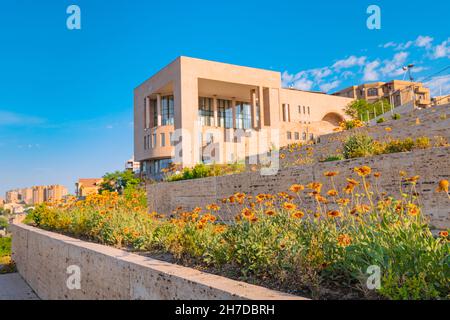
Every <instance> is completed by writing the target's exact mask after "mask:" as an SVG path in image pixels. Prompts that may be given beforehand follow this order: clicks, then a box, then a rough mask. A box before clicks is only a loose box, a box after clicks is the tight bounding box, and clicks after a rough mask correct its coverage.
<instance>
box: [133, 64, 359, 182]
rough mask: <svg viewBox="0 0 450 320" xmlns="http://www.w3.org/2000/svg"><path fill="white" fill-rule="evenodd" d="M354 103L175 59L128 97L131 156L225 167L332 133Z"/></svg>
mask: <svg viewBox="0 0 450 320" xmlns="http://www.w3.org/2000/svg"><path fill="white" fill-rule="evenodd" d="M352 100H353V99H352V98H347V97H338V96H333V95H327V94H324V93H319V92H309V91H301V90H295V89H285V88H282V82H281V73H280V72H275V71H269V70H263V69H256V68H250V67H243V66H237V65H231V64H225V63H220V62H213V61H207V60H201V59H194V58H188V57H179V58H177V59H176V60H175V61H173V62H172V63H170V64H169V65H167V66H166V67H164V68H163V69H162V70H160V71H159V72H158V73H156V74H155V75H154V76H152V77H151V78H150V79H148V80H147V81H145V82H144V83H142V84H141V85H140V86H138V87H137V88H136V89H135V91H134V150H135V154H134V158H135V161H138V162H140V165H141V173H143V174H144V175H145V176H147V177H158V175H160V173H161V170H162V169H163V168H165V167H167V166H168V165H169V163H171V162H175V163H177V164H181V165H183V166H193V165H195V164H197V163H201V162H203V163H211V162H216V163H228V162H235V161H239V160H242V159H243V158H245V157H246V156H248V155H250V156H251V155H253V154H262V153H265V152H268V151H269V150H271V149H272V148H273V147H275V148H277V147H279V146H284V145H287V144H292V143H296V142H307V141H310V140H312V139H315V138H317V137H318V136H320V135H321V134H325V133H329V132H332V131H333V129H334V128H336V126H338V125H339V123H340V122H341V121H342V120H343V119H344V118H345V117H346V115H345V113H344V108H345V106H346V105H348V103H350V102H351V101H352Z"/></svg>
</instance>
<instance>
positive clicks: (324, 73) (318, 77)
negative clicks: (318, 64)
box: [309, 67, 333, 82]
mask: <svg viewBox="0 0 450 320" xmlns="http://www.w3.org/2000/svg"><path fill="white" fill-rule="evenodd" d="M309 72H310V73H311V75H312V76H313V77H314V80H315V81H316V82H321V81H322V79H323V78H326V77H328V76H329V75H331V74H332V73H333V72H332V71H331V70H330V69H329V68H328V67H325V68H318V69H312V70H310V71H309Z"/></svg>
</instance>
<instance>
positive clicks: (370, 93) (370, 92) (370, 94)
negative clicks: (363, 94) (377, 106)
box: [367, 88, 378, 97]
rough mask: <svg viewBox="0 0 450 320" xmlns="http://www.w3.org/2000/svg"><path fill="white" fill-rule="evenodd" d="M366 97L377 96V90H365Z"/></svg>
mask: <svg viewBox="0 0 450 320" xmlns="http://www.w3.org/2000/svg"><path fill="white" fill-rule="evenodd" d="M367 95H368V96H369V97H373V96H378V88H369V89H368V90H367Z"/></svg>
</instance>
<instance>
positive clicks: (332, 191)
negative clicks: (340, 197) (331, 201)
mask: <svg viewBox="0 0 450 320" xmlns="http://www.w3.org/2000/svg"><path fill="white" fill-rule="evenodd" d="M337 194H338V193H337V191H336V190H334V189H331V190H328V192H327V195H329V196H330V197H335V196H337Z"/></svg>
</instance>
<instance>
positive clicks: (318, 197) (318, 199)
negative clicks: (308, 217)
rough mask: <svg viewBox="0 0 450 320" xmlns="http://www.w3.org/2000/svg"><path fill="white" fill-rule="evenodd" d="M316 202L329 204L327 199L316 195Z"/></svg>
mask: <svg viewBox="0 0 450 320" xmlns="http://www.w3.org/2000/svg"><path fill="white" fill-rule="evenodd" d="M316 200H317V201H319V202H322V203H328V200H327V199H326V198H325V197H322V196H321V195H320V194H317V195H316Z"/></svg>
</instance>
